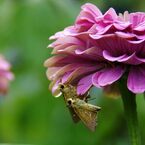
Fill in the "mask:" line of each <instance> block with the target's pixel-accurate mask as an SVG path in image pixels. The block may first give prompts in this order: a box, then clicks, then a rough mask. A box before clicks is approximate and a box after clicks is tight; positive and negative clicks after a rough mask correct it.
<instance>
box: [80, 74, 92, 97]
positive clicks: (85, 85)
mask: <svg viewBox="0 0 145 145" xmlns="http://www.w3.org/2000/svg"><path fill="white" fill-rule="evenodd" d="M92 76H93V74H91V75H88V76H86V77H83V79H81V80H80V81H79V83H78V87H77V93H78V94H79V95H83V94H85V93H86V92H87V91H88V90H89V89H90V88H91V86H92Z"/></svg>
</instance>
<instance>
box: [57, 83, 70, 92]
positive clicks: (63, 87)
mask: <svg viewBox="0 0 145 145" xmlns="http://www.w3.org/2000/svg"><path fill="white" fill-rule="evenodd" d="M58 88H59V90H60V92H62V93H69V92H70V91H71V88H70V86H69V85H66V84H62V83H60V84H59V86H58Z"/></svg>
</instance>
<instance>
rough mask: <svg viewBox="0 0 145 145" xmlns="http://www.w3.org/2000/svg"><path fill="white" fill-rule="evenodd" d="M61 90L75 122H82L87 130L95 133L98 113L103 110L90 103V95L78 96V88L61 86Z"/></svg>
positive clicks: (67, 85) (68, 85)
mask: <svg viewBox="0 0 145 145" xmlns="http://www.w3.org/2000/svg"><path fill="white" fill-rule="evenodd" d="M59 90H60V92H61V93H62V95H63V97H64V101H65V103H66V105H67V107H68V108H69V111H70V113H71V116H72V119H73V121H74V122H75V123H77V122H79V121H80V120H81V121H82V122H83V123H84V124H85V126H86V127H87V128H89V129H90V130H91V131H95V128H96V125H97V113H98V111H99V110H100V109H101V108H100V107H99V106H95V105H92V104H90V103H88V98H89V97H88V95H86V94H85V95H83V96H79V95H77V91H76V87H75V86H72V85H71V84H59Z"/></svg>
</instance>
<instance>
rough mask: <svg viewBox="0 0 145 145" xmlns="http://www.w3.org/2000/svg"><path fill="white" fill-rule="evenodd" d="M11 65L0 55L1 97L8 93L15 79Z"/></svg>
mask: <svg viewBox="0 0 145 145" xmlns="http://www.w3.org/2000/svg"><path fill="white" fill-rule="evenodd" d="M10 67H11V66H10V64H9V62H8V61H7V60H5V58H4V57H3V56H2V55H0V95H5V94H6V93H7V91H8V86H9V81H10V80H12V79H13V78H14V76H13V74H12V73H11V72H10Z"/></svg>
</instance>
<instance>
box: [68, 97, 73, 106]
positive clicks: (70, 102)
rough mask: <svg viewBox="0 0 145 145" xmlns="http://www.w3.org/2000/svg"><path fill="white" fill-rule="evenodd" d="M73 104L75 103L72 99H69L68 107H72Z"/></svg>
mask: <svg viewBox="0 0 145 145" xmlns="http://www.w3.org/2000/svg"><path fill="white" fill-rule="evenodd" d="M72 103H73V100H72V98H69V99H68V100H67V105H68V106H72Z"/></svg>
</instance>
